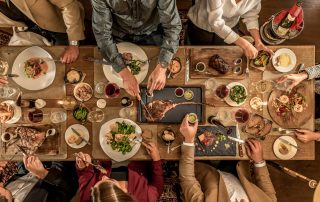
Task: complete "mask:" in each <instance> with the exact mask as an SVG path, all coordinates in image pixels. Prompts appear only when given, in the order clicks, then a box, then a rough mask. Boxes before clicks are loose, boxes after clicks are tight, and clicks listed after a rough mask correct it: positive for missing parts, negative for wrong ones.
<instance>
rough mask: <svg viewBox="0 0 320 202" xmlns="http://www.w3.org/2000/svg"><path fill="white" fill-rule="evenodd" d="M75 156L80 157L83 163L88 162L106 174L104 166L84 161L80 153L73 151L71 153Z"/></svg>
mask: <svg viewBox="0 0 320 202" xmlns="http://www.w3.org/2000/svg"><path fill="white" fill-rule="evenodd" d="M73 155H74V156H75V157H78V158H79V159H81V161H83V162H85V163H88V164H89V165H92V166H93V167H94V168H96V169H97V170H99V171H100V172H101V173H102V174H108V171H107V170H106V169H105V168H104V167H102V166H101V165H99V164H93V163H91V162H89V161H86V160H85V159H83V158H82V157H81V156H80V155H79V153H74V154H73Z"/></svg>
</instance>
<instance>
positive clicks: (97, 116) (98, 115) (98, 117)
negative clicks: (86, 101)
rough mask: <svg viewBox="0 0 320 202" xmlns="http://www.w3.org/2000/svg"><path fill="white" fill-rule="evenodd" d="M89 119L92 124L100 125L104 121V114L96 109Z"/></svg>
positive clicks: (90, 113)
mask: <svg viewBox="0 0 320 202" xmlns="http://www.w3.org/2000/svg"><path fill="white" fill-rule="evenodd" d="M87 119H88V121H90V122H91V123H100V122H101V121H103V119H104V112H103V111H102V110H101V109H99V108H97V107H95V108H93V109H92V110H91V111H90V112H89V114H88V117H87Z"/></svg>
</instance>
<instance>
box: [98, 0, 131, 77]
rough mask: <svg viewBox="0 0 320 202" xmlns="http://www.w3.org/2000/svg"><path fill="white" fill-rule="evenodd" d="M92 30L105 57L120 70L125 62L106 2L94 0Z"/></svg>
mask: <svg viewBox="0 0 320 202" xmlns="http://www.w3.org/2000/svg"><path fill="white" fill-rule="evenodd" d="M92 8H93V12H92V30H93V33H94V36H95V38H96V41H97V44H98V47H99V50H100V51H101V53H102V56H103V58H105V59H106V60H107V61H109V62H111V64H112V67H113V69H114V70H115V71H116V72H120V71H121V70H122V69H124V68H125V67H126V66H125V63H124V61H123V59H122V57H121V54H120V53H119V52H118V48H117V46H116V44H115V43H114V42H113V38H112V15H111V12H110V9H109V8H108V7H107V6H106V5H105V3H104V2H102V1H99V0H92Z"/></svg>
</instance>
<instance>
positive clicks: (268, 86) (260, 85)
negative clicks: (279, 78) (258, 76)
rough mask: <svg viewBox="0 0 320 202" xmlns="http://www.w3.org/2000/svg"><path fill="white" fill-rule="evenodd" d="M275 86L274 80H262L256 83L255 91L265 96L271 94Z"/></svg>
mask: <svg viewBox="0 0 320 202" xmlns="http://www.w3.org/2000/svg"><path fill="white" fill-rule="evenodd" d="M275 85H276V84H275V82H274V81H272V80H260V81H258V82H257V83H255V89H256V91H257V92H258V93H261V94H263V93H267V92H271V91H272V89H273V87H274V86H275Z"/></svg>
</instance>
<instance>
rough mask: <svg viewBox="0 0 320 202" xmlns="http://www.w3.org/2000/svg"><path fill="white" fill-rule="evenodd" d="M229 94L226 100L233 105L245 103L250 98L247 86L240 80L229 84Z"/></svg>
mask: <svg viewBox="0 0 320 202" xmlns="http://www.w3.org/2000/svg"><path fill="white" fill-rule="evenodd" d="M227 88H228V89H229V95H228V96H227V97H226V98H225V102H226V103H227V104H228V105H230V106H232V107H238V106H241V105H243V104H244V103H245V102H246V100H247V98H248V91H247V89H246V87H245V86H244V85H243V84H242V83H239V82H232V83H229V84H228V85H227Z"/></svg>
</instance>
